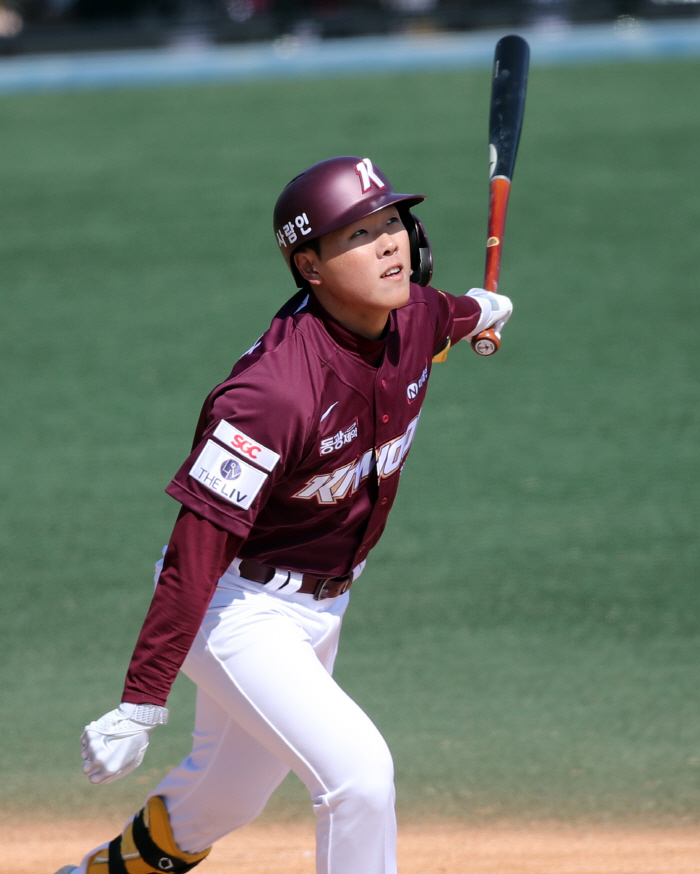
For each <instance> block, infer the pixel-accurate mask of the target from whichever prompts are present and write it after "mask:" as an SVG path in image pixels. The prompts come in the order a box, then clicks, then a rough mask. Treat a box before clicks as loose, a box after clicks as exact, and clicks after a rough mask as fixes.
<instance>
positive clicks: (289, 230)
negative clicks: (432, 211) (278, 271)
mask: <svg viewBox="0 0 700 874" xmlns="http://www.w3.org/2000/svg"><path fill="white" fill-rule="evenodd" d="M423 200H425V198H424V197H423V195H422V194H397V192H395V191H394V189H393V188H392V187H391V183H390V182H389V180H388V179H387V178H386V176H385V175H384V173H382V171H381V170H380V169H379V168H378V167H375V166H374V165H373V164H372V162H371V161H370V159H369V158H356V157H352V156H345V157H341V158H329V159H328V160H327V161H321V162H320V163H318V164H313V165H312V166H311V167H309V168H308V169H307V170H304V172H303V173H300V174H299V176H296V177H295V178H294V179H292V181H291V182H290V183H289V185H287V187H286V188H285V189H284V191H283V192H282V194H281V195H280V196H279V199H278V200H277V203H276V204H275V215H274V230H275V235H276V237H277V242H278V243H279V247H280V249H281V251H282V254H283V255H284V259H285V261H286V262H287V266H288V267H289V269H290V270H291V271H292V274H293V276H294V279H295V280H296V282H297V285H298V286H299V287H300V288H301V287H302V286H303V285H304V281H303V279H302V278H301V275H300V274H299V271H298V270H297V268H296V265H295V264H294V259H293V257H292V256H293V255H294V253H295V252H296V250H297V249H299V248H301V247H302V246H303V245H304V244H306V243H308V242H309V241H310V240H315V239H317V238H318V237H321V236H323V234H328V233H330V232H331V231H337V230H338V229H339V228H342V227H345V225H349V224H352V223H353V222H356V221H358V220H359V219H361V218H364V217H365V216H368V215H371V214H372V213H374V212H378V211H379V210H380V209H383V208H384V207H385V206H391V205H392V204H396V207H397V209H398V210H399V214H400V216H401V219H402V221H403V223H404V225H405V227H406V230H407V231H408V236H409V240H410V243H411V281H412V282H417V283H418V284H419V285H427V284H428V283H429V282H430V279H431V277H432V275H433V253H432V251H431V248H430V243H429V242H428V237H427V236H426V233H425V229H424V228H423V225H422V224H421V222H420V221H419V219H417V218H416V217H415V216H414V215H412V213H411V211H410V209H411V207H412V206H415V205H416V204H417V203H421V202H422V201H423Z"/></svg>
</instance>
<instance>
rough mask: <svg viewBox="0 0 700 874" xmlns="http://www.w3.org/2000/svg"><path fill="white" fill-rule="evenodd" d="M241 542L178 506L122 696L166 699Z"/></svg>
mask: <svg viewBox="0 0 700 874" xmlns="http://www.w3.org/2000/svg"><path fill="white" fill-rule="evenodd" d="M242 543H243V541H242V539H240V538H237V537H234V536H232V535H231V534H229V533H228V532H226V531H224V530H222V529H221V528H218V527H217V526H215V525H212V524H211V522H208V521H207V520H206V519H203V518H202V517H200V516H198V515H197V514H195V513H192V512H191V511H189V510H185V509H183V510H181V511H180V515H179V516H178V519H177V522H176V523H175V527H174V529H173V533H172V535H171V537H170V542H169V544H168V549H167V551H166V553H165V558H164V560H163V570H162V571H161V574H160V578H159V580H158V585H157V586H156V591H155V594H154V595H153V600H152V601H151V606H150V607H149V610H148V613H147V614H146V619H145V620H144V623H143V626H142V628H141V632H140V634H139V637H138V640H137V642H136V647H135V649H134V653H133V655H132V657H131V661H130V663H129V669H128V671H127V675H126V682H125V685H124V692H123V695H122V701H128V702H130V703H132V704H160V705H164V704H165V702H166V700H167V697H168V694H169V693H170V688H171V686H172V684H173V682H174V681H175V677H176V676H177V673H178V671H179V670H180V668H181V666H182V663H183V662H184V660H185V658H186V656H187V653H188V652H189V650H190V647H191V646H192V641H193V640H194V638H195V635H196V634H197V631H198V629H199V627H200V625H201V624H202V620H203V619H204V614H205V613H206V610H207V607H208V606H209V602H210V601H211V597H212V595H213V593H214V589H215V588H216V584H217V582H218V580H219V578H220V577H221V575H222V574H223V573H224V571H225V570H226V568H227V567H228V566H229V565H230V564H231V562H232V561H233V559H234V558H235V557H236V555H237V553H238V550H239V549H240V547H241V544H242Z"/></svg>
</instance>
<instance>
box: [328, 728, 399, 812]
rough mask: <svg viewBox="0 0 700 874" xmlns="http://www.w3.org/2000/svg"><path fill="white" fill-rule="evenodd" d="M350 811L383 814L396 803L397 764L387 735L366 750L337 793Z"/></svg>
mask: <svg viewBox="0 0 700 874" xmlns="http://www.w3.org/2000/svg"><path fill="white" fill-rule="evenodd" d="M336 801H337V802H338V803H340V802H341V801H342V802H343V803H344V804H345V805H346V806H347V808H348V810H354V811H356V812H358V813H359V812H360V811H361V812H362V813H363V815H366V814H372V815H375V814H376V815H377V816H382V815H383V814H384V812H385V811H386V810H387V809H389V808H391V807H393V803H394V763H393V761H392V758H391V753H390V752H389V748H388V747H387V745H386V743H385V742H384V740H383V738H380V737H377V739H376V742H375V743H374V744H372V745H370V746H368V747H365V749H364V750H363V755H362V756H361V757H360V758H356V759H355V761H354V763H353V766H352V775H351V776H349V777H348V779H347V780H346V781H345V782H344V784H343V786H342V788H341V789H340V790H339V791H338V793H337V794H336Z"/></svg>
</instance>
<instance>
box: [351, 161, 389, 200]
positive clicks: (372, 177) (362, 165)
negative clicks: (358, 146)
mask: <svg viewBox="0 0 700 874" xmlns="http://www.w3.org/2000/svg"><path fill="white" fill-rule="evenodd" d="M355 173H357V175H358V176H359V177H360V183H361V185H362V193H363V194H367V192H368V191H369V190H370V188H371V187H372V185H376V186H377V188H386V185H385V183H384V182H382V180H381V179H380V178H379V176H377V174H376V173H375V172H374V167H373V166H372V162H371V161H370V159H369V158H363V159H362V160H361V161H360V162H359V164H355Z"/></svg>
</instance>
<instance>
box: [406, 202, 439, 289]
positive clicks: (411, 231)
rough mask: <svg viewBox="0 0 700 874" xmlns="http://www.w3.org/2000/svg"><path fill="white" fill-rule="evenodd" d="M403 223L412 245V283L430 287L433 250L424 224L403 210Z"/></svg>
mask: <svg viewBox="0 0 700 874" xmlns="http://www.w3.org/2000/svg"><path fill="white" fill-rule="evenodd" d="M401 218H402V219H403V223H404V225H405V227H406V230H407V231H408V240H409V243H410V244H411V282H415V283H416V284H417V285H423V286H425V285H429V283H430V280H431V279H432V278H433V250H432V249H431V247H430V241H429V240H428V235H427V234H426V233H425V228H424V227H423V223H422V222H421V220H420V219H419V218H416V216H414V215H413V213H412V212H410V211H409V210H405V211H404V210H402V216H401Z"/></svg>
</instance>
